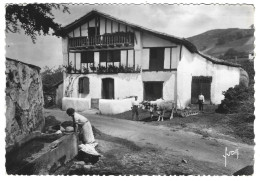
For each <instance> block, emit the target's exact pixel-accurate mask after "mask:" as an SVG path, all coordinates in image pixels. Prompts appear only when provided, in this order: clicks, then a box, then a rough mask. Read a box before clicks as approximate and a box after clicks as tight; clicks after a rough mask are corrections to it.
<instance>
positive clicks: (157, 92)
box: [144, 82, 163, 101]
mask: <svg viewBox="0 0 260 181" xmlns="http://www.w3.org/2000/svg"><path fill="white" fill-rule="evenodd" d="M162 97H163V82H144V100H150V101H152V100H156V99H160V98H162Z"/></svg>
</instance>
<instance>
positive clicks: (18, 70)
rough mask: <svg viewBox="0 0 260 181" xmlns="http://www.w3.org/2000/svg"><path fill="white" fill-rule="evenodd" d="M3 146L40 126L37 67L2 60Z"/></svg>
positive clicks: (40, 86) (40, 88) (40, 99)
mask: <svg viewBox="0 0 260 181" xmlns="http://www.w3.org/2000/svg"><path fill="white" fill-rule="evenodd" d="M5 74H6V108H7V109H6V147H9V146H12V145H15V144H16V143H19V142H20V141H21V140H23V139H24V138H26V137H28V136H30V134H31V133H32V132H33V131H36V130H41V129H42V128H43V126H44V110H43V104H44V99H43V91H42V80H41V76H40V68H39V67H37V66H34V65H30V64H25V63H22V62H19V61H16V60H13V59H9V58H6V71H5Z"/></svg>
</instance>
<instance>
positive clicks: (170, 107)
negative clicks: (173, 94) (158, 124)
mask: <svg viewBox="0 0 260 181" xmlns="http://www.w3.org/2000/svg"><path fill="white" fill-rule="evenodd" d="M174 110H176V104H175V102H174V101H172V100H169V101H166V100H163V99H157V100H156V101H150V114H151V118H152V117H153V113H154V112H155V111H156V112H157V114H158V120H157V121H160V120H161V121H164V120H163V117H164V114H165V112H166V111H171V117H170V119H173V112H174Z"/></svg>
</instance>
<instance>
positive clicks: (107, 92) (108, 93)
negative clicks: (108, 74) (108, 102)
mask: <svg viewBox="0 0 260 181" xmlns="http://www.w3.org/2000/svg"><path fill="white" fill-rule="evenodd" d="M114 98H115V96H114V79H112V78H104V79H102V99H114Z"/></svg>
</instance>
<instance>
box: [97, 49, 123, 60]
mask: <svg viewBox="0 0 260 181" xmlns="http://www.w3.org/2000/svg"><path fill="white" fill-rule="evenodd" d="M99 58H100V62H120V60H121V52H120V50H113V51H101V52H100V55H99Z"/></svg>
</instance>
